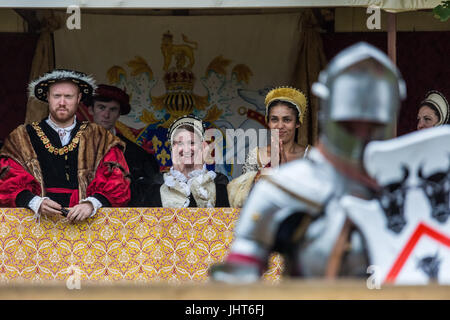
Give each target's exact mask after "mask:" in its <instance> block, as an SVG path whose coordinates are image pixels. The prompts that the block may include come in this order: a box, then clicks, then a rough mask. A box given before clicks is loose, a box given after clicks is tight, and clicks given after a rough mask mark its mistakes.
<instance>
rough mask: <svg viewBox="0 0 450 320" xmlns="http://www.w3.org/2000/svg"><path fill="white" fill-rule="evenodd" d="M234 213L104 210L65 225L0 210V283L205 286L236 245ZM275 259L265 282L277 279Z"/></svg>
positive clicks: (279, 266) (224, 210)
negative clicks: (71, 281)
mask: <svg viewBox="0 0 450 320" xmlns="http://www.w3.org/2000/svg"><path fill="white" fill-rule="evenodd" d="M238 214H239V209H230V208H215V209H168V208H103V209H100V210H99V211H98V212H97V214H96V216H95V217H94V218H91V219H88V220H87V221H85V222H82V223H70V222H69V221H68V220H67V219H66V218H63V219H56V218H55V219H49V218H46V217H43V218H41V220H40V223H37V222H36V220H35V218H34V216H33V212H32V211H31V210H27V209H16V208H15V209H9V208H2V209H0V281H1V282H12V281H46V280H56V281H59V280H67V279H70V277H77V278H78V279H80V280H85V281H95V282H97V281H108V282H110V281H121V280H122V281H123V280H125V281H133V282H144V283H145V282H152V281H169V282H183V281H199V282H206V281H208V273H207V271H208V267H209V266H210V265H211V264H212V263H215V262H218V261H222V260H223V259H224V258H225V256H226V254H227V252H228V249H229V246H230V244H231V241H232V240H233V228H234V223H235V221H236V219H237V216H238ZM281 269H282V261H281V258H280V256H278V255H274V256H272V257H271V259H270V265H269V270H268V271H267V272H266V274H265V275H264V276H263V279H264V280H267V281H274V282H275V281H278V280H280V274H281Z"/></svg>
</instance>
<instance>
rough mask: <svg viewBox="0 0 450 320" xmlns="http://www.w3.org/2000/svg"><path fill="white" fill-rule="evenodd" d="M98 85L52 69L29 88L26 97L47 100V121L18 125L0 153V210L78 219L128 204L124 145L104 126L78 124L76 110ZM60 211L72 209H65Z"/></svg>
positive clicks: (127, 173) (86, 79)
mask: <svg viewBox="0 0 450 320" xmlns="http://www.w3.org/2000/svg"><path fill="white" fill-rule="evenodd" d="M95 88H96V85H95V81H94V79H93V78H92V77H90V76H88V75H86V74H84V73H81V72H77V71H72V70H63V69H56V70H53V71H52V72H48V73H46V74H45V75H43V76H42V77H40V78H39V79H37V80H35V81H33V82H31V83H30V84H29V87H28V89H29V94H30V96H35V97H36V98H37V99H39V100H41V101H44V102H48V104H49V113H50V114H49V117H48V118H47V119H44V120H42V121H41V122H39V123H38V122H34V123H32V124H28V125H21V126H19V127H18V128H16V129H15V130H14V131H13V132H12V133H11V134H10V135H9V136H8V138H7V139H6V140H5V142H4V146H3V148H2V149H1V152H0V206H2V207H26V208H30V209H31V210H33V211H34V212H35V214H36V215H38V216H39V215H40V214H44V215H48V216H59V215H61V214H63V215H66V214H67V218H68V219H69V220H72V221H81V220H84V219H86V218H88V217H91V216H93V215H94V214H95V213H96V212H97V210H98V209H99V208H100V207H120V206H125V205H126V204H127V203H128V202H129V200H130V187H129V186H130V180H129V172H128V165H127V163H126V161H125V157H124V155H123V150H124V147H125V143H124V142H122V141H121V140H120V139H118V138H116V137H115V136H114V135H112V134H111V133H109V132H108V131H107V130H105V129H104V128H103V127H101V126H99V125H97V124H93V123H89V122H79V121H77V119H76V116H75V114H76V111H77V109H78V105H79V103H80V101H82V100H86V99H88V98H89V97H90V96H91V95H92V93H93V91H94V90H95ZM64 207H70V209H69V210H67V209H65V208H64Z"/></svg>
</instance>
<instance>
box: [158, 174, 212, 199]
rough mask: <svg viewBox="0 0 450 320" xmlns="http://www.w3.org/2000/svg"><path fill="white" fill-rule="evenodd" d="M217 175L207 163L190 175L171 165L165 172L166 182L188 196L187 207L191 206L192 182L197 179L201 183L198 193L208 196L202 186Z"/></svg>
mask: <svg viewBox="0 0 450 320" xmlns="http://www.w3.org/2000/svg"><path fill="white" fill-rule="evenodd" d="M216 176H217V174H216V173H215V172H214V171H211V170H208V169H206V165H203V168H202V169H197V170H193V171H191V172H189V173H188V177H186V176H185V175H184V174H183V173H181V172H180V171H178V170H176V169H174V168H173V167H171V168H170V170H169V172H167V173H165V174H164V184H165V185H166V186H168V187H170V188H175V189H177V190H179V191H181V192H182V193H183V194H184V195H185V197H186V201H185V203H184V207H187V206H189V196H190V195H191V184H192V183H193V182H194V181H197V182H198V184H199V190H198V193H199V194H200V195H202V197H204V198H208V196H209V195H208V193H207V191H206V190H205V189H204V188H203V187H202V184H203V183H204V182H206V181H207V180H209V179H211V180H214V179H215V178H216ZM205 178H207V179H205ZM208 178H209V179H208Z"/></svg>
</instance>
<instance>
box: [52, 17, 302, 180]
mask: <svg viewBox="0 0 450 320" xmlns="http://www.w3.org/2000/svg"><path fill="white" fill-rule="evenodd" d="M299 19H300V14H273V15H246V16H193V17H172V16H169V17H159V16H120V15H117V16H112V15H96V14H82V16H81V29H80V30H68V29H64V28H63V29H60V30H58V31H57V32H56V33H55V48H56V65H57V67H65V68H73V69H76V70H80V71H83V72H86V73H89V74H92V75H93V76H94V78H96V79H97V82H98V83H105V84H110V85H115V86H117V87H120V88H122V89H124V90H126V91H127V93H128V94H129V95H130V98H131V101H130V102H131V112H130V113H129V114H128V115H123V116H121V117H120V118H119V121H118V122H117V125H116V129H117V130H118V131H120V132H121V133H122V134H123V135H124V136H126V137H127V138H128V139H130V140H131V141H134V142H136V143H137V144H138V145H140V146H142V147H143V148H144V149H145V150H147V151H148V152H150V153H153V154H155V156H156V158H157V160H158V162H159V163H160V166H161V169H162V170H164V169H166V168H168V167H170V165H171V159H170V146H169V144H168V141H167V140H166V134H167V128H168V127H169V126H170V124H171V123H172V122H173V121H174V120H175V119H176V118H178V117H180V116H183V115H186V114H195V115H197V116H199V117H200V118H202V119H203V120H204V121H205V123H206V126H207V128H216V129H218V130H219V131H220V132H222V133H223V135H224V136H225V130H227V129H242V130H243V132H244V133H245V132H246V130H248V129H255V130H258V129H263V128H265V123H264V112H265V108H264V97H265V95H266V93H267V92H268V90H270V89H271V88H273V87H275V86H282V85H290V82H291V81H292V75H293V72H294V65H295V61H296V55H297V50H298V49H297V47H298V42H299V35H300V33H299V32H298V23H299ZM82 111H83V110H82ZM81 116H85V118H89V114H88V113H87V112H86V110H84V112H83V113H82V114H81ZM248 139H249V138H248V137H247V140H248ZM230 144H231V145H233V144H236V143H235V142H233V141H227V143H226V144H224V147H223V149H226V148H230ZM242 148H243V147H242V146H241V149H242ZM245 148H246V149H248V141H247V142H246V143H245ZM232 149H233V150H232V153H231V156H230V154H229V153H228V154H227V157H228V158H227V159H226V160H227V161H224V162H223V163H220V164H211V165H212V166H213V167H215V168H214V169H215V170H216V171H218V172H222V173H224V174H226V175H227V176H228V177H230V178H233V177H236V176H239V175H240V174H241V165H242V163H238V161H236V153H237V152H238V151H242V150H239V147H238V148H235V147H234V145H233V146H232ZM222 151H223V153H224V154H225V151H226V150H222ZM245 154H246V153H245ZM241 159H242V157H241Z"/></svg>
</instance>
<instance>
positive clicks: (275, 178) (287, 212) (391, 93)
mask: <svg viewBox="0 0 450 320" xmlns="http://www.w3.org/2000/svg"><path fill="white" fill-rule="evenodd" d="M312 90H313V93H314V94H315V95H317V96H318V97H319V98H320V104H321V109H320V115H319V122H320V129H321V133H320V137H319V141H318V143H317V145H316V146H314V147H312V148H311V149H310V151H309V152H308V153H307V155H306V157H305V158H302V159H298V160H294V161H291V162H289V163H287V164H285V165H283V166H281V167H279V169H278V170H277V171H273V172H272V174H270V175H265V176H264V177H263V178H261V179H260V181H259V182H258V183H257V184H256V185H255V187H254V189H253V191H252V192H251V193H250V196H249V198H248V200H247V202H246V203H245V205H244V207H243V208H242V210H241V215H240V217H239V219H238V221H237V222H236V227H235V230H234V232H235V239H234V241H233V243H232V246H231V248H230V251H229V254H228V256H227V257H226V259H225V262H224V263H221V264H217V265H214V266H213V267H212V268H211V269H210V274H211V277H212V278H213V279H214V280H218V281H226V282H239V283H242V282H251V281H257V280H259V279H260V277H261V275H262V274H263V273H264V271H265V270H266V269H267V263H268V258H269V255H270V254H271V253H272V252H279V253H281V254H282V255H283V256H284V258H285V259H284V261H285V270H284V271H285V274H286V275H288V276H296V277H300V276H301V277H320V276H324V275H330V274H332V273H334V274H336V275H349V276H350V275H355V276H357V275H361V276H362V275H365V274H366V266H367V255H366V253H365V251H364V250H363V248H364V247H363V245H362V241H361V239H362V238H361V236H360V235H359V234H358V233H357V232H356V231H355V232H349V233H347V234H348V235H349V238H348V239H344V240H345V242H349V243H350V246H349V248H350V249H349V250H347V251H345V252H341V253H340V254H341V256H340V257H339V258H342V259H339V260H340V261H342V262H343V263H342V264H339V266H340V268H336V265H337V264H336V263H335V261H336V259H335V257H336V254H335V253H336V252H337V251H336V250H335V247H336V244H337V243H340V242H341V240H342V239H340V235H341V234H342V230H343V229H345V228H348V227H349V225H350V224H349V223H348V220H347V217H346V213H345V211H344V208H343V207H342V206H341V204H340V201H339V200H340V198H341V197H343V196H344V195H346V194H352V195H355V196H357V197H360V198H363V199H370V198H372V197H373V195H374V193H375V192H376V191H377V188H378V186H377V184H376V183H375V181H374V180H373V179H372V178H370V177H369V176H368V175H367V173H366V172H365V170H364V168H363V164H362V156H363V152H364V149H365V146H366V145H367V143H368V142H369V141H372V140H383V139H388V138H391V137H392V136H393V134H394V124H395V122H396V114H397V112H398V109H399V106H400V100H401V99H403V98H405V96H406V87H405V84H404V81H403V80H402V77H401V75H400V73H399V71H398V70H397V68H396V66H395V65H394V64H393V63H392V62H391V61H390V59H389V58H388V57H387V56H386V55H385V54H384V53H383V52H381V51H380V50H378V49H376V48H375V47H373V46H371V45H369V44H367V43H358V44H355V45H353V46H351V47H349V48H347V49H345V50H344V51H342V52H341V53H339V54H338V55H337V56H336V57H335V58H334V59H333V60H332V61H331V62H330V63H329V65H328V66H327V68H326V70H324V71H322V72H321V73H320V76H319V81H318V82H317V83H315V84H314V85H313V87H312ZM338 255H339V254H338ZM337 269H339V270H337Z"/></svg>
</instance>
